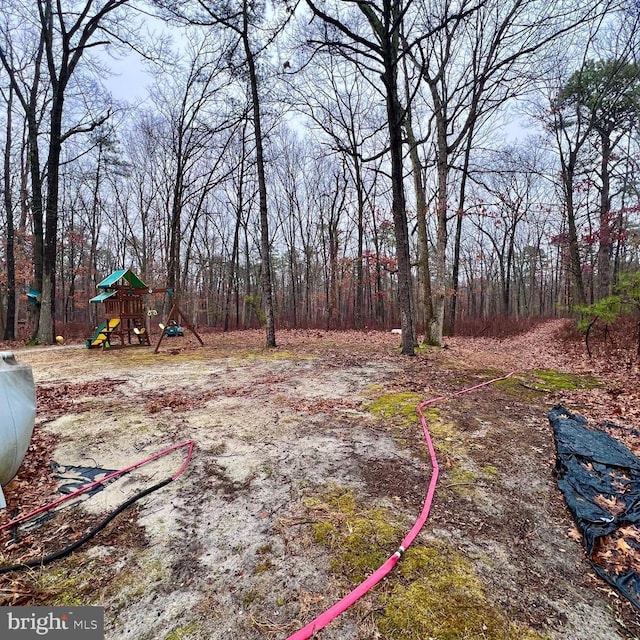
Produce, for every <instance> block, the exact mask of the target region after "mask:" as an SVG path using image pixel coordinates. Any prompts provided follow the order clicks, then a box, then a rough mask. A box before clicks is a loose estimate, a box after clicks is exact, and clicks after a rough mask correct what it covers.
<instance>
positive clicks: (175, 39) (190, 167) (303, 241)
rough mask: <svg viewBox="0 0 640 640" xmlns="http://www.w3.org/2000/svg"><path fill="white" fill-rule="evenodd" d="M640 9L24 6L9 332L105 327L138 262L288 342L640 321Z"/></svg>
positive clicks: (438, 0)
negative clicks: (538, 320)
mask: <svg viewBox="0 0 640 640" xmlns="http://www.w3.org/2000/svg"><path fill="white" fill-rule="evenodd" d="M639 22H640V7H639V5H638V3H637V2H635V1H633V0H624V1H621V2H609V1H601V0H581V1H580V2H577V1H576V0H567V1H561V2H548V1H542V0H472V1H471V0H454V1H450V0H372V1H370V2H356V1H351V0H342V1H340V2H337V1H330V0H327V1H324V0H313V1H312V0H306V1H304V2H303V1H300V2H294V1H284V0H283V1H275V0H274V1H271V2H268V1H262V2H261V1H255V2H254V1H250V0H238V1H236V2H218V1H216V0H188V1H187V0H156V1H151V0H31V1H29V2H23V1H21V0H3V2H2V8H1V9H0V98H1V100H0V123H1V124H0V144H1V149H2V158H3V159H2V170H1V171H0V175H1V176H2V181H1V184H0V190H1V191H2V204H1V205H0V209H1V211H2V215H1V216H0V234H1V236H2V239H3V242H2V245H1V247H0V252H1V255H0V258H1V260H2V262H1V266H0V309H1V314H0V330H1V331H2V333H1V334H0V336H3V337H4V339H5V340H13V339H16V338H21V339H25V338H30V339H32V340H34V341H37V342H39V343H43V344H44V343H51V342H52V341H53V340H54V338H55V335H56V333H60V332H65V331H69V332H71V331H72V330H75V331H77V332H79V333H82V331H86V332H87V333H88V332H89V331H90V330H91V328H92V327H93V326H94V325H95V324H97V321H96V318H97V315H96V314H97V313H98V311H99V310H98V309H96V308H95V307H96V305H90V304H89V302H88V301H89V299H90V298H91V297H93V296H94V295H95V293H96V284H97V283H98V282H100V280H102V279H103V278H104V277H105V276H107V275H109V274H110V273H111V272H112V271H114V270H117V269H122V268H131V269H132V270H133V271H134V272H135V273H136V274H137V275H138V276H139V277H140V278H141V279H142V280H143V281H144V282H145V283H147V284H148V285H149V286H150V287H169V288H171V289H173V291H174V300H176V299H177V300H179V302H180V305H181V307H182V309H183V310H184V311H185V312H186V313H187V315H189V316H190V317H192V318H193V319H194V320H195V321H196V322H197V324H198V326H200V327H214V328H218V329H221V330H225V331H226V330H231V329H237V328H245V327H256V326H262V327H264V328H265V329H266V343H267V345H275V343H276V330H277V329H278V328H289V327H291V328H295V327H300V328H305V327H324V328H335V329H341V328H364V327H369V328H386V329H388V328H390V327H394V326H398V327H402V329H403V338H402V341H403V344H402V350H403V353H407V354H408V353H412V352H413V349H414V345H415V344H416V338H417V336H418V335H424V339H425V340H426V341H427V342H429V343H433V344H439V343H441V341H442V337H443V335H444V334H446V333H451V332H454V331H455V326H456V322H457V323H461V322H464V321H465V320H469V319H471V320H473V319H481V318H488V317H496V316H498V317H503V318H508V317H516V318H532V317H540V316H552V315H557V314H564V313H567V312H571V311H575V310H577V311H581V312H582V313H583V314H584V313H587V311H588V312H590V313H591V316H589V317H595V316H596V315H598V314H599V315H606V313H613V314H615V313H617V312H619V311H620V310H621V309H624V308H625V306H624V305H625V304H631V305H632V306H633V303H634V301H635V304H636V311H637V310H638V309H640V303H639V301H640V276H638V275H637V274H638V273H640V269H639V255H638V254H639V244H640V235H639V232H640V225H639V223H640V204H639V197H638V196H639V192H640V182H639V175H640V174H639V173H638V165H639V163H640V128H639V118H638V116H639V115H640V74H639V67H638V64H639V59H638V54H639V53H640V49H639V44H640V41H639V38H640V28H638V27H639V24H638V23H639ZM114 66H117V67H118V68H119V69H120V71H119V73H120V75H119V76H115V75H114V74H113V72H112V69H113V68H114ZM141 71H144V76H141V74H140V72H141ZM129 73H131V74H134V73H136V76H135V77H137V78H140V77H144V78H146V80H145V83H146V86H145V87H142V86H135V87H132V86H131V81H130V80H128V74H129ZM127 85H128V86H129V87H130V89H131V95H130V96H127V95H124V92H123V91H121V90H119V91H116V90H115V88H120V89H121V88H122V87H123V86H127ZM116 95H118V96H119V97H116ZM612 296H613V297H612ZM603 301H605V302H603ZM612 301H613V302H612ZM629 301H631V302H629ZM150 304H153V305H154V306H159V305H166V304H167V301H166V300H153V301H150ZM594 314H595V315H594ZM587 315H589V314H588V313H587Z"/></svg>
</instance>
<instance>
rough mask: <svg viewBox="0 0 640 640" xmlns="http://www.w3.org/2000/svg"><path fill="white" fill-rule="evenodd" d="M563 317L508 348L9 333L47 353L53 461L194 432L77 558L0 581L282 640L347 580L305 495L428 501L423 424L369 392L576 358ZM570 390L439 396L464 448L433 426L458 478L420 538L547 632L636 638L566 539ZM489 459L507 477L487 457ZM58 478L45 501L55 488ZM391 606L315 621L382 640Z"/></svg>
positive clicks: (41, 382)
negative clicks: (100, 341) (102, 341)
mask: <svg viewBox="0 0 640 640" xmlns="http://www.w3.org/2000/svg"><path fill="white" fill-rule="evenodd" d="M557 328H558V327H557V326H556V325H548V326H545V327H543V328H541V329H540V330H539V331H538V334H537V335H536V336H531V335H530V336H528V337H527V338H526V339H524V338H523V339H514V340H511V341H502V342H500V343H498V342H495V341H491V340H475V341H474V340H463V339H456V340H450V341H449V343H448V345H447V348H446V349H443V350H429V351H427V352H425V353H422V354H420V355H419V356H417V357H416V358H411V359H410V358H403V357H401V356H400V355H398V348H397V346H398V345H397V342H398V339H397V336H392V335H390V334H380V333H370V334H355V333H344V334H335V333H333V334H332V333H325V332H316V331H309V332H281V333H279V335H278V340H279V347H278V348H277V349H276V350H273V351H267V350H264V349H263V348H262V341H263V336H262V334H261V333H259V332H242V333H235V334H232V335H230V336H221V335H211V336H207V337H206V345H205V347H202V348H201V347H199V346H197V345H196V344H195V343H192V342H191V340H190V339H189V338H177V339H175V341H170V340H166V341H165V342H163V345H162V346H163V349H162V351H161V353H159V354H157V355H154V354H153V353H152V349H148V348H136V349H112V350H109V351H102V350H97V351H94V350H91V351H89V350H86V349H84V348H83V347H82V346H80V345H69V346H66V345H65V346H63V347H52V348H37V349H28V350H27V349H21V350H14V351H15V353H16V356H17V358H18V359H19V361H20V362H28V363H30V364H31V366H32V368H33V372H34V377H35V380H36V384H37V387H38V395H39V400H40V404H39V413H38V421H37V426H36V434H37V437H43V438H44V437H45V436H52V437H50V439H49V440H47V442H50V443H51V444H50V446H51V450H50V457H51V458H52V459H54V460H55V461H57V462H58V463H60V464H62V465H84V466H98V467H100V468H103V469H119V468H122V467H125V466H127V465H130V464H132V463H134V462H136V461H138V460H141V459H144V458H145V457H147V456H150V455H152V454H154V453H156V452H158V451H160V450H162V449H163V448H165V447H169V446H171V445H174V444H176V443H179V442H182V441H184V440H187V439H193V440H194V441H195V448H194V452H193V457H192V459H191V461H190V464H189V465H188V467H187V469H186V472H185V473H184V474H183V475H182V476H181V477H180V478H178V479H177V480H176V481H175V482H172V483H171V484H169V485H168V486H167V487H165V488H163V489H161V490H159V491H157V492H155V493H153V494H151V495H149V496H147V497H145V498H144V499H143V500H141V501H140V502H139V503H137V506H135V507H133V508H132V509H130V510H128V511H127V512H125V513H123V514H122V515H121V516H119V517H118V518H117V519H116V520H115V521H114V523H112V524H111V525H109V527H108V528H107V529H106V530H105V531H104V532H102V533H100V534H98V535H97V536H96V537H95V538H94V539H92V540H91V542H89V543H88V544H86V545H85V546H84V547H83V548H82V549H81V550H80V551H77V552H75V553H74V554H72V555H71V556H69V557H68V558H66V559H64V560H61V561H59V562H55V563H52V564H51V565H49V566H47V567H45V568H43V569H39V570H37V571H33V572H30V573H29V574H27V575H17V574H12V575H11V576H8V577H4V578H2V582H0V596H1V597H4V602H14V603H20V604H27V603H37V604H52V603H62V604H80V603H83V604H100V605H103V606H105V612H106V613H105V617H106V638H107V639H108V640H125V639H127V640H129V639H135V640H151V639H152V640H161V639H162V640H179V639H185V640H186V639H188V638H211V639H214V640H215V639H222V638H234V639H240V640H244V639H246V640H253V639H258V638H282V639H283V640H284V638H286V637H287V636H288V635H289V634H290V633H292V632H294V631H296V630H297V629H298V628H299V627H301V626H303V625H304V624H306V623H307V622H309V621H310V620H311V619H313V617H314V616H315V615H317V614H318V613H320V612H321V611H322V610H324V609H325V608H326V607H328V606H330V605H331V604H333V602H334V601H335V600H336V599H338V598H339V597H341V596H342V595H343V594H344V593H345V588H346V587H347V585H345V583H344V580H342V579H341V578H340V577H339V575H337V574H336V572H335V570H333V569H332V568H331V563H330V557H329V552H328V551H327V549H326V548H325V547H324V546H322V545H320V544H318V543H317V542H315V541H314V537H313V535H312V531H313V529H312V527H313V514H310V513H309V510H308V509H307V508H306V507H305V504H306V503H305V499H306V498H308V497H309V496H314V495H318V494H321V493H322V491H323V490H325V489H326V488H327V487H329V486H334V485H338V486H340V487H346V488H351V489H352V490H353V492H354V495H356V496H357V497H358V499H359V500H361V501H363V503H365V504H367V505H374V506H375V505H380V506H384V507H385V508H387V509H390V510H392V511H393V513H394V517H396V518H397V519H399V520H400V521H402V522H406V527H407V529H408V528H409V527H410V526H411V525H412V523H413V521H414V519H415V517H416V516H417V514H418V513H419V511H420V508H421V504H422V500H423V498H424V494H425V491H426V488H427V485H428V482H429V477H430V466H429V464H428V462H427V460H428V458H427V457H426V456H425V447H424V443H423V442H422V441H421V434H420V429H419V425H418V422H417V421H416V422H415V425H414V426H411V427H407V428H405V431H404V432H403V433H402V434H400V436H399V434H398V429H397V427H395V426H393V425H391V424H390V423H389V422H388V421H387V420H385V418H384V417H381V416H379V415H374V414H373V413H372V412H371V411H370V410H369V408H370V404H371V402H372V401H374V400H375V399H376V398H378V397H380V396H382V395H383V394H387V393H392V392H394V393H395V392H407V391H410V392H414V393H417V394H419V396H420V397H423V398H428V397H431V396H435V395H441V394H447V393H451V392H454V391H457V390H459V389H461V388H463V387H466V386H470V385H471V384H474V383H477V382H480V381H483V380H486V379H489V378H490V377H492V376H494V375H500V374H503V373H506V372H508V371H511V370H515V371H517V372H518V373H517V375H519V376H524V378H526V376H527V375H528V372H530V371H531V370H532V369H536V368H545V369H550V368H558V369H562V370H569V368H570V367H571V361H570V359H569V358H568V356H567V355H566V354H564V353H563V352H562V351H560V350H559V349H558V348H557V346H554V345H555V344H557V343H556V341H555V340H554V337H553V336H554V335H555V332H556V331H557ZM167 342H168V343H169V344H167ZM523 354H526V355H523ZM524 378H523V379H524ZM558 401H564V402H565V403H567V404H568V405H569V406H574V407H576V406H577V407H579V406H580V392H568V393H558V392H556V393H536V392H532V391H531V390H529V389H527V388H526V387H522V393H520V394H518V393H514V391H513V388H503V387H500V386H499V385H497V386H492V387H488V388H485V389H483V390H482V391H478V392H475V393H473V394H468V395H465V396H461V397H459V398H456V400H455V401H447V402H445V403H443V404H442V406H441V418H442V419H443V420H446V421H448V422H449V423H451V424H452V425H454V427H455V429H456V432H457V433H459V434H462V438H463V441H464V443H465V445H464V451H457V452H455V453H451V450H450V449H448V448H447V447H446V446H442V447H440V446H439V443H438V442H437V440H436V448H438V449H440V453H441V455H442V462H441V464H442V467H443V473H442V477H441V480H440V484H439V488H438V490H437V492H436V499H435V504H434V508H433V511H432V514H431V517H430V519H429V521H428V522H427V525H426V527H425V528H424V530H423V532H422V533H421V534H420V536H419V537H418V540H417V544H420V543H421V542H427V541H432V540H440V541H444V542H446V543H447V544H449V545H452V546H453V547H455V548H456V549H458V550H459V551H460V552H461V553H462V554H463V555H464V556H465V557H467V558H468V559H470V560H471V561H472V562H473V564H474V567H475V570H476V572H477V575H478V576H479V577H480V579H481V581H482V583H483V584H484V585H485V586H486V588H487V590H488V593H489V594H490V596H491V598H492V600H493V602H495V604H496V606H498V607H500V608H501V610H503V611H504V612H505V615H507V616H508V617H509V618H510V619H513V620H514V621H516V622H518V623H521V624H523V625H527V626H529V627H530V628H531V629H534V630H537V631H539V632H540V633H543V634H548V636H549V637H551V638H554V639H557V640H560V639H563V640H630V639H632V638H638V637H640V626H638V625H637V622H634V619H635V617H636V614H637V612H634V611H633V609H632V607H631V606H630V605H628V604H627V603H625V602H624V601H623V600H621V599H620V598H619V597H618V596H616V595H615V594H614V593H613V592H612V591H611V589H609V588H608V587H607V586H606V585H605V584H604V583H603V582H601V581H600V580H599V579H597V578H596V577H595V575H594V574H593V572H592V570H591V568H590V566H589V564H588V562H587V560H586V559H585V558H584V555H583V552H582V549H581V547H580V544H579V543H578V542H576V541H575V540H573V539H571V536H570V533H571V531H572V523H571V520H570V517H569V515H568V513H567V511H566V509H565V507H564V504H563V501H562V497H561V495H560V494H559V492H558V490H557V487H556V485H555V481H554V479H553V475H552V469H553V465H554V451H553V439H552V434H551V430H550V427H549V425H548V421H547V418H546V412H547V411H548V409H549V408H550V407H551V406H552V405H553V404H555V403H556V402H558ZM184 455H185V449H180V450H178V451H175V452H173V453H171V454H169V455H166V456H162V457H161V458H159V459H158V460H157V461H154V462H152V463H150V464H149V465H145V466H144V467H141V468H140V469H138V470H136V471H134V472H132V473H130V474H128V475H127V476H125V477H124V478H122V479H121V480H118V481H117V482H114V483H113V484H111V485H109V487H107V488H106V489H105V490H104V491H101V492H99V493H97V494H96V495H95V496H93V497H91V498H89V499H87V500H85V501H84V502H83V504H82V505H81V506H76V507H74V508H73V509H67V510H66V511H65V513H64V514H62V516H61V518H62V522H65V523H66V524H65V526H60V525H56V526H59V529H58V533H57V534H56V536H55V537H56V542H57V543H58V544H59V543H60V540H64V539H65V537H67V536H71V535H72V534H73V533H74V531H75V529H74V526H75V527H77V528H81V527H82V526H83V525H82V523H83V521H84V520H85V519H88V520H87V521H91V517H94V515H92V514H102V513H105V512H107V511H108V510H110V509H112V508H114V507H115V506H117V505H119V504H121V503H122V502H124V501H125V500H126V499H127V498H129V497H131V496H132V495H134V494H135V493H136V492H137V491H139V490H140V489H141V488H144V487H146V486H149V485H151V484H153V483H155V482H158V481H159V480H162V479H164V478H166V477H168V476H171V475H172V474H173V473H175V472H176V471H177V469H178V468H179V467H180V465H181V464H182V462H183V460H184ZM453 458H455V459H453ZM40 466H42V465H40ZM489 468H490V469H492V470H494V471H492V472H491V474H490V476H489V474H487V473H483V472H482V470H483V469H489ZM461 469H462V470H464V471H465V472H468V473H467V475H465V476H461V475H460V471H461ZM41 472H42V473H43V474H44V475H46V474H48V470H43V469H41ZM461 478H463V479H462V480H461ZM20 482H21V478H20V475H19V476H18V478H17V479H16V481H15V483H16V486H17V487H18V488H19V487H20V486H21V485H20ZM42 487H43V489H42V493H43V495H42V496H41V497H42V499H44V498H45V497H47V498H48V496H46V495H44V494H45V493H46V491H48V490H50V489H52V488H53V483H52V482H51V483H47V482H45V481H44V480H43V481H42ZM18 493H19V492H14V495H13V496H12V495H11V486H9V487H8V491H7V495H8V498H10V507H12V508H13V509H19V510H23V511H24V510H25V508H26V507H28V506H29V505H24V504H20V500H19V495H18ZM0 521H1V520H0ZM69 523H79V524H77V525H70V524H69ZM49 526H51V525H49ZM30 535H32V536H33V537H34V538H36V539H37V537H38V533H37V531H35V532H30ZM398 542H399V541H398ZM6 548H7V547H6V546H5V549H6ZM394 550H395V549H394V548H391V549H389V554H391V553H393V551H394ZM18 551H20V552H22V553H24V551H25V550H24V547H23V548H19V549H18ZM12 557H13V556H11V553H10V552H9V551H5V556H4V557H0V559H2V560H4V561H5V562H7V561H10V560H11V559H12ZM393 580H394V576H393V574H392V575H391V576H390V578H388V580H387V581H386V586H384V587H382V588H392V586H393ZM376 607H377V603H376V593H375V591H374V592H373V593H372V594H369V595H368V596H366V598H365V599H364V600H363V602H362V603H361V604H360V605H358V607H357V608H355V610H353V611H349V612H347V613H346V614H344V615H343V616H342V617H340V618H339V619H338V620H336V621H335V622H334V623H332V624H331V625H330V626H329V627H328V628H327V629H325V630H324V631H323V632H322V634H321V636H320V637H322V638H326V639H329V640H347V639H349V640H353V639H358V638H362V639H364V638H383V636H382V635H380V634H379V633H378V632H377V631H376V627H375V623H374V620H375V612H376ZM474 637H475V636H474ZM425 640H426V639H425Z"/></svg>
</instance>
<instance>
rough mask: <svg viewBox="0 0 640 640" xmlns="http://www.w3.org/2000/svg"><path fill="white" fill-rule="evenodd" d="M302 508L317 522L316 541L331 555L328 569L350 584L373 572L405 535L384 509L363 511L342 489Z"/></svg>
mask: <svg viewBox="0 0 640 640" xmlns="http://www.w3.org/2000/svg"><path fill="white" fill-rule="evenodd" d="M305 506H306V507H307V508H308V509H310V510H311V511H312V512H313V513H314V516H315V518H316V520H317V522H316V523H315V524H314V526H313V535H314V539H315V541H316V542H318V543H319V544H321V545H323V546H324V547H326V548H327V549H329V550H330V551H331V561H330V567H331V569H332V570H333V571H335V572H337V573H339V574H341V575H343V576H344V577H345V578H346V579H348V581H349V582H350V583H356V582H360V581H362V580H364V579H365V578H366V577H367V576H368V575H369V574H370V573H371V572H372V571H375V570H376V569H377V568H378V567H379V566H380V565H381V564H382V563H383V562H384V561H385V560H386V559H387V558H388V557H389V556H390V555H392V554H393V553H394V551H395V550H396V549H397V547H398V545H399V544H400V542H401V541H402V536H403V535H404V531H405V530H404V527H403V526H401V525H400V524H399V523H397V522H395V521H394V519H393V516H392V515H391V514H390V513H389V512H388V511H387V510H386V509H383V508H381V507H366V506H364V505H362V504H360V503H358V502H357V501H356V499H355V497H354V495H353V493H352V492H351V491H350V490H348V489H344V488H342V487H334V488H332V489H330V490H329V491H328V492H326V493H324V494H323V495H322V496H321V497H318V498H315V497H314V498H307V499H306V500H305Z"/></svg>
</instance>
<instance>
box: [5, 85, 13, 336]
mask: <svg viewBox="0 0 640 640" xmlns="http://www.w3.org/2000/svg"><path fill="white" fill-rule="evenodd" d="M12 109H13V89H12V87H11V86H10V87H9V94H8V96H7V121H6V137H5V146H4V163H3V165H4V168H3V170H4V185H3V186H4V208H5V211H6V215H7V218H6V219H7V248H6V259H7V316H6V319H5V325H4V339H5V340H15V337H16V333H15V330H16V256H15V225H14V217H13V197H12V190H11V144H12V130H11V124H12V123H11V113H12Z"/></svg>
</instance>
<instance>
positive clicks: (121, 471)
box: [0, 440, 195, 531]
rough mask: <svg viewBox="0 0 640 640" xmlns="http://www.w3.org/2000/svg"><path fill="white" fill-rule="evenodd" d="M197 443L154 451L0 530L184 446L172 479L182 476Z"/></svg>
mask: <svg viewBox="0 0 640 640" xmlns="http://www.w3.org/2000/svg"><path fill="white" fill-rule="evenodd" d="M194 444H195V442H194V441H193V440H185V441H184V442H180V443H178V444H174V445H172V446H170V447H167V448H166V449H163V450H162V451H158V453H154V454H153V455H152V456H149V457H148V458H145V459H144V460H140V461H139V462H136V463H135V464H132V465H130V466H128V467H125V468H124V469H119V470H118V471H113V472H112V473H109V474H108V475H106V476H105V477H104V478H101V479H100V480H95V481H94V482H90V483H89V484H87V485H85V486H84V487H80V489H77V490H76V491H73V492H72V493H68V494H66V495H64V496H62V497H60V498H58V499H57V500H54V501H53V502H50V503H49V504H46V505H44V506H43V507H39V508H38V509H35V510H34V511H31V513H27V514H25V515H23V516H19V517H18V518H15V519H14V520H11V522H6V523H5V524H3V525H1V526H0V531H4V530H5V529H10V528H11V527H15V526H16V525H19V524H21V523H23V522H26V521H27V520H31V518H34V517H35V516H37V515H40V514H41V513H45V512H46V511H50V510H51V509H53V508H54V507H57V506H58V505H59V504H61V503H63V502H66V501H67V500H71V498H75V497H76V496H79V495H81V494H82V493H85V492H86V491H89V490H90V489H93V488H94V487H98V486H100V485H101V484H104V483H105V482H108V481H109V480H113V479H114V478H118V477H120V476H123V475H124V474H125V473H129V471H133V470H134V469H138V468H139V467H142V466H144V465H145V464H148V463H149V462H153V461H154V460H157V459H158V458H161V457H162V456H166V455H167V454H169V453H171V452H172V451H176V450H177V449H183V448H184V447H188V450H187V456H186V458H185V461H184V462H183V463H182V466H181V467H180V468H179V469H178V471H176V473H174V474H173V475H172V476H171V479H172V480H175V479H176V478H178V477H180V476H181V475H182V474H183V473H184V471H185V469H186V468H187V465H188V464H189V462H190V460H191V456H192V454H193V445H194Z"/></svg>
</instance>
